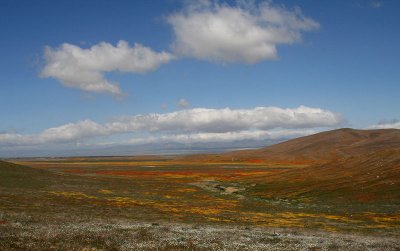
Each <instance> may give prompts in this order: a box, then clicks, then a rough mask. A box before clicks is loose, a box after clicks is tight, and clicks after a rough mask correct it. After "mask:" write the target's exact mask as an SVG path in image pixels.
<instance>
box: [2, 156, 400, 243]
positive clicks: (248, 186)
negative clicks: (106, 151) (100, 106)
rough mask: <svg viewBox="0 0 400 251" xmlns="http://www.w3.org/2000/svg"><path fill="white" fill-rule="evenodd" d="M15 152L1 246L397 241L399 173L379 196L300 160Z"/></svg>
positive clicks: (7, 172)
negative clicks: (24, 155) (29, 155)
mask: <svg viewBox="0 0 400 251" xmlns="http://www.w3.org/2000/svg"><path fill="white" fill-rule="evenodd" d="M14 162H15V163H18V164H20V165H23V166H20V165H15V164H8V163H2V164H1V168H0V181H1V182H0V184H1V185H0V189H1V190H0V198H1V199H0V231H1V237H0V238H1V239H2V241H1V243H2V244H1V246H0V248H1V249H3V250H9V249H12V248H16V249H18V248H28V249H31V248H32V247H37V245H38V244H39V243H40V245H42V246H41V247H42V248H38V249H60V248H61V249H63V248H64V249H79V248H83V247H91V248H99V249H101V248H103V249H107V250H108V249H116V250H124V249H130V248H131V249H141V248H147V249H151V248H154V250H157V249H156V248H157V247H158V248H159V250H160V249H161V250H174V249H175V250H176V249H188V250H196V249H198V250H202V249H205V250H207V249H210V248H214V249H223V248H228V249H234V248H237V249H244V248H245V247H248V248H249V249H266V250H269V249H271V248H277V249H282V248H283V247H287V248H289V249H290V248H291V249H294V250H298V249H304V250H309V249H310V250H320V249H325V250H328V249H330V250H336V249H338V248H342V249H352V250H357V249H358V250H364V249H376V250H397V249H400V242H399V241H398V239H397V238H398V237H399V236H400V213H399V212H400V203H399V201H400V200H399V198H398V197H399V195H398V194H399V191H400V189H399V184H398V183H396V182H397V180H398V179H397V177H394V178H393V180H390V177H386V178H384V181H385V182H394V183H393V184H392V185H390V184H391V183H390V184H389V185H390V186H389V187H390V188H391V189H392V190H391V191H386V192H388V193H387V195H388V196H386V197H385V196H377V194H379V193H382V194H385V191H383V190H382V191H377V189H376V187H375V189H370V188H368V184H375V183H368V182H367V183H365V189H364V188H362V190H360V189H361V187H360V186H359V183H357V182H353V181H355V180H356V179H354V180H345V181H342V183H343V184H342V185H341V184H340V182H339V183H338V180H340V172H341V171H340V170H337V171H336V173H339V174H338V175H336V176H335V177H333V178H332V177H331V178H329V175H328V176H327V175H325V176H324V175H319V177H322V178H323V179H324V182H322V186H321V185H320V186H316V184H321V182H320V181H319V180H315V179H313V178H312V177H308V176H307V175H306V176H305V177H304V175H303V176H302V175H299V172H300V173H304V170H307V168H310V167H308V166H306V165H304V164H297V165H295V164H292V165H287V164H285V165H283V164H282V165H279V164H278V163H275V164H267V163H264V162H257V161H249V162H232V161H231V162H218V163H205V162H198V163H196V162H193V163H191V164H188V163H187V162H185V161H179V159H176V158H172V157H154V159H152V157H142V158H138V157H136V158H130V157H126V158H124V157H112V158H105V157H104V158H69V159H31V160H24V161H22V160H15V161H14ZM28 166H29V167H28ZM302 170H303V171H302ZM345 171H346V173H345V174H346V175H347V176H348V170H345ZM383 172H384V171H383ZM291 173H295V175H291ZM307 173H309V172H307ZM394 173H396V172H394ZM381 175H382V177H385V174H384V173H382V174H381ZM392 176H393V175H391V177H392ZM338 177H339V178H338ZM357 177H358V176H357ZM282 179H284V181H283V180H282ZM332 182H336V189H330V186H332ZM351 184H354V185H353V186H351ZM385 184H386V183H385ZM381 187H382V186H381ZM384 188H385V189H387V186H385V187H384ZM396 193H397V194H396ZM360 196H361V197H360ZM185 229H186V230H185ZM235 229H236V230H235ZM163 232H165V233H166V234H165V235H164V234H162V233H163ZM206 233H210V234H206ZM338 236H341V237H340V238H338ZM76 238H78V239H80V241H76ZM346 238H347V239H346ZM344 239H346V240H347V241H343V240H344ZM232 243H234V244H232ZM235 243H236V244H235ZM29 245H31V246H30V247H29ZM141 245H142V246H141ZM229 245H231V246H229ZM252 245H253V246H252Z"/></svg>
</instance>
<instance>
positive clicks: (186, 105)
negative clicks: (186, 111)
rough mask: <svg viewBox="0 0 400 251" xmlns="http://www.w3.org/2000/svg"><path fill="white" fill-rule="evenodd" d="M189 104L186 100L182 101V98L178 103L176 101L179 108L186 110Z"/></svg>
mask: <svg viewBox="0 0 400 251" xmlns="http://www.w3.org/2000/svg"><path fill="white" fill-rule="evenodd" d="M189 105H190V104H189V102H188V101H187V100H186V99H184V98H182V99H180V100H179V101H178V106H179V107H180V108H187V107H189Z"/></svg>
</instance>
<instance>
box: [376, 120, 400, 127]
mask: <svg viewBox="0 0 400 251" xmlns="http://www.w3.org/2000/svg"><path fill="white" fill-rule="evenodd" d="M370 129H400V121H399V120H393V121H387V122H382V123H379V124H377V125H373V126H371V127H370Z"/></svg>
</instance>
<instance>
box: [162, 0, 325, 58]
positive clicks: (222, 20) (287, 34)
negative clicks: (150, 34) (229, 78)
mask: <svg viewBox="0 0 400 251" xmlns="http://www.w3.org/2000/svg"><path fill="white" fill-rule="evenodd" d="M167 21H168V22H169V24H171V26H172V29H173V31H174V34H175V42H174V44H173V50H174V52H175V53H176V54H177V55H180V56H186V57H193V58H197V59H202V60H207V61H215V62H223V63H233V62H244V63H256V62H259V61H262V60H269V59H275V58H277V45H279V44H291V43H295V42H298V41H300V40H301V37H302V32H304V31H310V30H314V29H317V28H318V27H319V24H318V23H317V22H316V21H314V20H312V19H310V18H307V17H305V16H304V15H303V14H302V12H301V10H300V9H299V8H295V9H293V10H289V9H287V8H285V7H284V6H280V5H275V4H272V2H271V1H264V2H261V3H260V4H258V5H256V4H253V3H252V2H245V1H238V2H237V5H235V6H231V5H228V4H223V3H219V2H218V1H213V2H211V1H195V2H194V3H192V4H190V5H188V6H187V8H186V9H185V10H184V11H181V12H178V13H175V14H173V15H170V16H169V17H168V18H167Z"/></svg>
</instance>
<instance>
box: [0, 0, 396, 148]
mask: <svg viewBox="0 0 400 251" xmlns="http://www.w3.org/2000/svg"><path fill="white" fill-rule="evenodd" d="M251 2H252V3H251ZM0 5H1V6H0V31H1V33H2V39H0V50H1V57H0V67H1V73H2V74H0V88H1V89H0V90H1V91H0V106H1V107H2V109H0V116H1V118H2V119H1V120H0V156H8V155H13V156H19V155H21V156H22V155H29V153H30V152H33V150H35V151H34V152H35V154H39V155H46V154H47V152H48V149H49V145H51V149H60V151H59V152H57V153H56V154H58V155H62V150H64V149H79V147H82V145H84V146H85V147H87V148H89V149H90V148H91V147H92V148H93V149H95V148H96V146H97V145H98V144H101V145H108V144H110V145H113V146H115V145H121V144H122V145H130V144H142V143H143V142H145V143H146V144H148V143H151V144H156V142H158V140H160V142H169V141H171V142H180V143H182V142H184V143H188V142H190V143H193V142H198V141H201V142H203V143H204V142H210V143H209V144H212V143H213V142H216V141H218V139H221V140H222V141H224V142H229V141H230V140H232V141H237V140H265V141H266V142H267V140H268V139H271V138H273V139H277V138H279V137H282V138H290V137H294V136H301V135H306V134H309V133H312V132H316V131H320V130H327V129H332V128H337V127H343V126H345V127H354V128H392V127H393V128H400V123H399V122H398V119H400V114H399V108H400V107H399V105H400V103H399V93H400V85H399V82H398V81H399V79H400V70H399V69H398V65H399V64H398V62H397V61H398V58H400V50H399V48H398V45H399V44H400V32H399V31H398V24H399V23H400V16H399V15H398V10H399V9H400V2H398V1H395V0H392V1H383V0H382V1H369V0H364V1H361V0H350V1H345V0H343V1H278V0H276V1H273V2H271V1H267V2H264V1H240V2H236V1H228V2H226V1H225V2H224V1H219V2H208V1H198V2H195V1H190V2H189V1H186V2H185V1H179V0H163V1H83V2H82V1H15V0H13V1H5V0H3V1H1V2H0ZM236 14H238V15H239V19H240V18H242V19H240V20H239V21H240V22H239V21H238V23H236V24H235V25H236V27H230V26H229V24H230V19H229V18H232V16H234V15H236ZM274 15H275V16H274ZM207 18H208V19H207ZM210 20H211V21H213V20H214V21H216V23H214V24H215V25H216V26H215V27H217V28H216V30H211V31H209V30H207V29H204V28H205V27H208V28H209V26H207V25H206V24H207V22H211V21H210ZM232 20H233V21H237V20H238V19H237V18H236V19H235V17H234V19H232ZM218 22H220V23H218ZM221 22H222V23H221ZM190 25H193V26H190ZM218 25H220V26H218ZM221 25H222V26H221ZM224 25H225V26H224ZM226 25H227V26H226ZM246 25H247V26H248V27H247V26H246ZM242 26H243V27H242ZM238 27H239V28H238ZM196 29H198V30H196ZM200 30H201V31H200ZM249 30H251V31H253V33H246V32H248V31H249ZM233 31H234V32H235V33H234V34H233V35H232V34H231V33H229V32H233ZM213 32H214V33H213ZM241 32H243V34H241ZM226 34H227V35H226ZM225 35H226V36H225ZM231 35H232V36H231ZM224 39H225V40H224ZM121 40H123V41H125V43H126V46H125V47H124V48H125V49H121V48H122V47H118V42H119V41H121ZM233 41H237V42H233ZM102 42H103V43H104V44H103V45H104V46H102V45H101V44H100V43H102ZM63 44H68V45H69V46H72V47H73V49H71V50H73V52H71V50H68V48H66V47H63ZM135 44H140V46H142V47H140V48H139V47H135ZM96 46H97V47H98V50H97V51H95V52H93V51H92V52H90V53H91V54H90V53H89V50H91V49H93V48H94V47H96ZM107 46H108V47H107ZM46 47H47V48H48V49H47V50H48V54H46V52H45V50H46V49H45V48H46ZM143 48H145V49H143ZM274 49H275V50H276V51H271V50H274ZM144 50H146V53H147V54H146V53H145V54H143V55H145V56H144V60H142V59H140V57H139V56H138V58H134V57H135V56H133V55H136V54H135V53H139V54H140V53H144V52H145V51H144ZM111 51H112V52H111ZM114 52H117V54H118V53H119V54H118V55H119V56H115V58H114V59H113V58H112V57H113V56H112V55H115V54H113V53H114ZM253 52H254V53H253ZM74 53H75V54H74ZM96 53H97V54H96ZM102 53H105V54H104V55H106V56H105V58H102V57H101V56H99V54H101V55H103V54H102ZM107 53H108V54H107ZM110 53H111V54H110ZM162 53H163V54H162ZM78 54H79V55H78ZM89 54H90V55H89ZM94 54H96V55H94ZM46 55H47V57H46ZM76 55H78V56H76ZM110 55H111V56H110ZM75 56H76V57H75ZM66 57H67V59H66ZM71 58H72V59H71ZM121 58H122V59H121ZM71 60H72V61H71ZM90 60H92V61H90ZM65 69H67V73H66V71H65ZM88 74H89V75H90V76H88ZM85 79H86V80H85ZM85 81H86V82H85ZM100 82H101V83H100ZM115 83H118V84H117V85H115ZM113 86H114V87H113ZM115 86H118V87H115ZM116 88H117V89H116ZM111 90H114V91H111ZM179 103H180V105H179ZM256 107H261V108H264V110H262V112H261V113H259V111H258V112H255V110H256ZM302 107H303V108H304V107H305V108H307V109H302ZM272 108H274V109H272ZM199 109H200V110H199ZM202 109H203V110H202ZM224 109H225V110H224ZM226 109H228V110H226ZM276 109H278V110H276ZM279 109H281V110H279ZM296 109H297V110H296ZM199 112H200V115H199ZM140 114H141V115H143V116H147V117H145V118H142V120H139V119H138V117H137V116H138V115H140ZM151 114H153V115H154V114H155V116H156V117H157V118H158V119H156V120H151V121H150V122H149V119H148V117H149V116H151ZM220 114H221V115H220ZM243 114H244V115H243ZM252 116H261V117H257V118H254V117H252ZM285 116H286V117H285ZM287 116H289V117H287ZM278 117H279V119H277V118H278ZM220 118H223V119H220ZM241 118H243V119H247V120H249V121H253V122H254V123H253V124H248V123H246V122H245V121H242V123H241V126H238V127H235V128H230V126H229V124H232V123H233V122H234V121H239V120H240V119H241ZM166 119H171V121H168V125H167V124H163V123H164V122H162V121H164V120H166ZM144 120H145V121H146V123H145V122H144ZM189 120H190V121H192V122H193V121H194V122H193V123H189V124H188V123H186V122H187V121H189ZM199 120H200V122H199ZM287 120H290V121H291V123H286V122H285V121H287ZM116 121H117V122H118V123H120V124H123V123H122V122H121V121H125V122H124V123H125V124H123V126H121V125H120V124H119V127H118V129H116V128H115V127H113V126H114V125H113V124H112V123H116ZM127 121H128V122H127ZM160 121H161V122H160ZM196 121H197V122H199V123H200V124H201V125H199V124H196V123H197V122H196ZM327 121H328V122H327ZM195 122H196V123H195ZM165 123H167V122H165ZM139 124H140V125H139ZM65 125H69V126H65ZM63 126H64V127H63ZM121 127H123V128H122V129H121ZM172 127H173V129H171V128H172ZM52 128H53V129H57V128H58V129H57V130H53V131H51V132H52V133H51V136H49V133H46V130H49V129H52ZM138 128H141V129H138ZM146 128H153V129H146ZM221 128H227V129H221ZM54 131H56V132H54ZM218 133H219V134H218ZM228 134H229V137H228V136H227V135H228ZM66 135H67V136H66ZM68 135H69V136H68ZM222 135H224V136H222ZM246 135H247V136H246ZM249 135H252V136H249ZM274 135H275V136H274ZM276 135H279V137H278V136H276ZM182 137H183V138H184V139H185V140H183V141H182V140H178V139H182ZM149 138H151V139H152V140H150V141H148V140H147V139H149ZM135 140H136V141H135ZM32 149H33V150H32ZM93 151H94V152H93V153H95V150H93Z"/></svg>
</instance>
